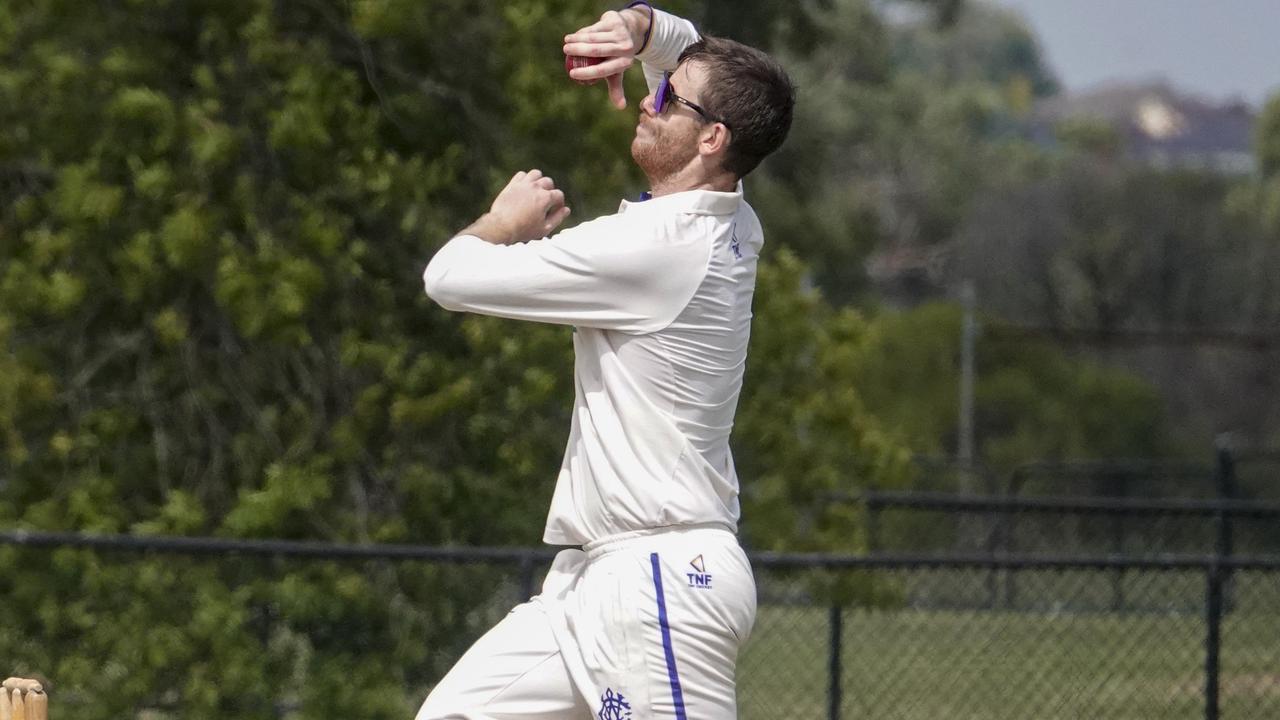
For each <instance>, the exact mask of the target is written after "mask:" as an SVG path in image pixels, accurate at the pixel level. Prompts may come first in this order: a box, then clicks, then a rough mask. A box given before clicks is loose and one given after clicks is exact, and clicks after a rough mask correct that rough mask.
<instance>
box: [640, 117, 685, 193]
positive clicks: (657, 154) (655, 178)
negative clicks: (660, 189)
mask: <svg viewBox="0 0 1280 720" xmlns="http://www.w3.org/2000/svg"><path fill="white" fill-rule="evenodd" d="M671 120H672V118H660V117H649V116H648V115H644V116H642V117H641V119H640V123H639V124H638V125H636V136H635V138H634V139H633V140H632V141H631V157H632V159H634V160H635V161H636V165H638V166H639V167H640V169H641V170H642V171H644V174H645V177H647V178H649V183H650V185H657V184H659V183H661V182H662V181H663V180H666V179H667V178H669V177H672V176H673V175H675V174H676V173H678V172H680V171H681V170H683V169H684V168H685V167H687V166H688V165H689V163H691V162H693V159H694V158H696V157H697V156H698V131H699V130H701V128H700V127H699V126H698V124H697V123H693V122H679V123H673V122H671ZM664 121H665V122H664Z"/></svg>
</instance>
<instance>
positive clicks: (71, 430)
mask: <svg viewBox="0 0 1280 720" xmlns="http://www.w3.org/2000/svg"><path fill="white" fill-rule="evenodd" d="M738 5H739V4H735V5H734V8H735V10H734V12H728V11H727V10H726V9H725V8H726V7H727V6H728V4H723V5H721V4H716V5H708V6H706V7H705V8H704V7H703V6H701V5H699V4H695V3H692V2H686V3H673V4H672V9H673V10H675V11H678V12H685V11H687V12H689V13H690V14H691V16H693V17H695V18H696V19H699V20H702V21H704V22H705V23H706V24H707V26H708V27H709V29H711V30H713V31H719V32H723V33H726V34H729V35H734V36H738V37H742V38H744V39H749V40H753V41H756V42H759V43H761V44H763V45H766V46H769V47H772V48H773V49H775V50H776V51H777V52H778V54H779V55H780V56H781V57H783V58H784V60H785V61H786V63H787V64H788V66H789V67H790V68H791V69H792V70H793V73H794V75H795V77H796V79H797V81H798V83H799V85H800V87H801V96H800V114H799V116H798V119H797V122H796V127H795V129H794V133H793V137H792V139H791V141H790V142H789V143H788V145H787V146H786V147H785V148H784V149H783V151H782V152H780V153H779V154H778V155H777V156H776V157H774V158H771V159H770V160H769V161H768V162H767V163H766V164H765V165H764V166H762V168H761V169H760V171H759V172H758V173H757V174H755V175H753V176H752V177H751V178H750V179H749V180H748V196H749V199H750V200H751V201H752V203H753V204H754V205H755V206H756V207H757V209H758V210H759V211H760V214H761V216H762V218H763V220H764V224H765V227H766V230H767V233H768V236H769V243H770V249H769V250H768V251H767V253H768V255H767V260H768V261H767V262H766V263H765V264H764V265H762V268H761V274H760V286H759V291H758V293H757V304H756V313H757V321H756V323H755V326H754V336H753V341H752V349H751V356H750V360H749V369H748V378H747V386H746V389H745V391H744V395H743V398H742V402H741V407H740V412H739V416H738V426H737V428H736V432H735V438H734V442H735V452H736V456H737V458H738V467H739V472H740V474H741V476H742V478H743V482H744V485H743V501H744V503H743V505H744V526H743V529H744V533H745V535H746V538H747V541H748V542H749V543H750V544H751V545H752V546H753V547H756V548H770V549H805V550H818V549H823V550H843V551H857V550H861V549H863V548H864V547H865V544H864V543H865V540H864V538H863V537H862V535H861V532H862V527H861V521H860V519H859V517H858V516H857V515H856V514H855V513H853V512H852V511H851V510H850V509H849V508H847V507H845V508H841V507H837V506H831V505H827V504H824V503H822V502H820V501H819V500H820V498H821V496H822V494H823V493H824V492H827V491H830V490H840V489H846V490H847V489H856V488H859V487H868V486H881V487H894V486H903V485H905V484H907V483H909V482H911V479H912V471H911V469H910V467H909V458H910V454H911V452H913V451H914V452H928V453H944V452H947V451H949V450H950V449H951V448H952V447H953V443H954V436H955V424H954V423H955V420H954V418H955V409H954V407H955V402H954V397H955V387H956V380H955V374H956V369H955V366H956V363H955V357H956V346H957V343H958V337H959V332H958V322H959V321H958V318H957V315H956V313H955V311H954V310H953V309H949V308H945V307H938V306H926V307H923V308H921V309H918V310H914V311H909V312H905V313H901V314H898V313H893V312H887V311H880V310H876V309H875V308H874V306H873V304H872V303H871V302H869V300H868V299H869V298H870V297H871V293H870V288H869V285H868V283H867V282H866V279H865V272H864V269H863V268H864V263H865V261H866V259H867V256H868V254H869V253H870V252H871V251H872V250H873V249H875V248H877V247H883V246H885V245H889V246H893V245H895V244H897V243H910V242H916V241H920V240H922V239H923V240H924V241H926V242H932V241H934V240H939V239H945V238H947V237H950V236H951V235H952V234H954V233H956V232H959V231H960V229H961V228H963V227H964V226H965V222H964V221H965V219H966V218H967V217H969V214H970V210H971V208H972V206H973V205H974V203H975V198H977V197H978V196H979V191H980V190H982V189H983V188H985V187H994V186H999V185H1000V183H1002V182H1005V181H1007V180H1008V179H1009V178H1017V177H1022V176H1023V173H1025V172H1027V168H1028V167H1031V166H1037V164H1038V163H1040V158H1039V156H1038V155H1037V154H1036V152H1035V151H1033V150H1032V149H1030V148H1029V147H1027V146H1026V145H1024V144H1023V143H1021V142H1019V141H1016V140H1006V139H1004V136H1003V135H1002V129H1003V128H1006V127H1007V126H1008V124H1009V123H1011V122H1012V121H1013V119H1015V118H1016V117H1018V115H1019V113H1022V112H1024V111H1025V109H1026V106H1027V103H1028V102H1029V101H1030V100H1029V98H1032V97H1034V96H1035V95H1036V94H1038V93H1044V92H1048V91H1050V90H1051V89H1052V87H1053V82H1052V76H1051V74H1050V73H1048V71H1047V70H1046V69H1045V68H1044V67H1043V66H1042V65H1041V63H1040V61H1039V58H1038V56H1037V54H1036V52H1035V48H1034V42H1033V41H1032V40H1031V39H1030V37H1029V36H1028V35H1027V33H1026V31H1025V30H1024V29H1022V28H1020V27H1019V26H1017V24H1016V23H1013V22H1012V21H1010V20H1009V19H1008V18H1007V17H1005V16H1001V15H998V14H993V13H994V11H991V10H982V11H981V12H980V13H979V14H977V15H973V16H971V15H968V14H966V13H965V11H964V10H963V9H962V8H961V4H960V3H957V2H953V1H951V0H940V1H938V2H930V3H922V4H921V6H922V7H924V8H925V9H926V10H927V12H928V13H930V15H929V16H928V17H929V19H928V20H927V21H925V22H923V23H920V24H914V25H895V24H892V23H888V22H886V21H885V20H884V19H883V18H881V17H880V16H879V15H878V14H877V13H876V12H875V11H874V10H873V6H872V3H869V2H864V1H863V0H839V1H833V2H818V3H796V4H788V3H767V2H749V3H741V4H740V5H741V6H742V7H741V8H740V11H739V8H738ZM601 9H602V6H601V5H600V4H598V3H596V2H594V1H593V0H572V1H569V2H558V3H544V2H539V1H537V0H511V1H510V2H503V3H497V4H482V3H474V2H463V1H462V0H433V1H432V2H418V1H417V0H386V1H381V2H354V3H350V4H342V3H331V2H326V1H325V0H284V1H282V0H245V1H244V2H235V3H223V2H211V1H208V0H187V1H180V0H126V1H125V2H116V3H83V2H77V1H73V0H30V1H29V2H22V3H7V4H2V5H0V526H2V527H5V528H12V527H24V528H33V529H46V530H74V531H92V532H112V533H115V532H119V533H132V534H166V535H221V536H227V537H284V538H305V539H320V540H337V541H351V542H404V543H410V542H411V543H429V544H474V545H528V544H533V543H535V542H536V541H537V539H538V537H539V536H540V531H541V525H542V521H543V513H544V511H545V507H546V503H547V500H548V499H549V497H550V491H551V482H552V479H553V478H554V475H555V471H556V468H557V467H558V464H559V459H560V457H559V456H560V452H561V451H562V449H563V445H564V439H565V436H566V434H567V427H568V409H569V400H570V395H569V390H570V381H571V377H570V368H571V349H570V345H569V336H568V332H567V331H566V330H564V329H562V328H554V327H539V326H531V325H521V324H516V323H511V322H507V321H502V320H495V319H491V318H481V317H468V316H459V315H453V314H449V313H446V312H444V311H442V310H441V309H440V308H438V307H435V306H434V305H433V304H432V303H430V302H429V301H428V300H427V299H426V298H425V297H424V295H423V293H422V292H421V283H420V280H419V273H420V272H421V270H422V267H423V265H424V264H425V262H426V261H427V259H428V258H429V257H430V255H431V253H432V252H433V250H434V249H435V248H436V247H438V246H439V245H440V244H441V243H442V242H444V241H445V240H446V239H447V238H448V237H449V236H450V235H451V233H452V232H453V231H454V230H455V229H456V228H458V227H461V226H463V225H464V224H465V223H466V222H468V221H469V220H470V219H472V218H473V217H474V216H475V215H477V214H478V213H480V212H481V211H482V210H483V209H484V208H485V207H486V206H487V204H488V202H489V196H490V195H491V193H492V192H493V191H494V190H495V189H496V188H497V187H499V186H500V185H501V184H502V183H503V182H505V180H506V178H507V177H508V176H509V174H510V173H511V172H512V171H514V170H515V169H518V168H525V167H532V166H537V167H539V168H541V169H543V170H544V171H546V172H547V173H548V174H550V175H552V176H553V177H555V178H557V180H558V181H559V183H560V184H561V185H562V186H563V187H564V188H565V189H566V192H567V195H568V198H569V203H570V205H571V206H573V208H574V215H573V216H572V217H573V218H574V219H585V218H589V217H592V216H594V215H596V214H599V213H601V212H608V211H610V210H611V208H612V207H614V206H616V202H617V199H618V198H619V197H622V196H627V195H633V194H635V193H636V192H638V191H639V190H641V189H643V186H642V178H640V176H639V175H638V173H637V172H636V171H635V170H634V168H632V166H631V163H630V160H629V158H628V157H627V154H626V151H625V148H626V145H627V142H628V140H629V138H630V133H631V131H632V126H633V123H634V115H633V114H632V111H628V112H623V113H618V112H615V111H613V110H612V109H611V108H610V107H609V105H608V103H607V102H606V100H605V97H604V92H603V89H602V88H598V87H597V88H583V87H580V86H578V85H576V84H574V83H570V82H567V81H566V80H565V78H564V77H563V71H562V69H561V65H560V62H561V58H560V38H561V37H562V35H563V34H564V33H565V32H567V31H569V30H572V29H575V28H576V27H578V26H580V25H583V24H585V23H587V22H590V21H591V20H593V19H594V18H595V17H596V16H597V15H598V14H599V12H600V11H601ZM992 18H995V19H994V20H992ZM628 82H629V92H628V96H629V98H630V99H631V102H632V108H634V107H635V103H636V101H638V99H639V98H640V97H641V95H642V94H643V90H642V82H641V81H640V79H639V77H638V74H636V73H633V74H632V77H631V78H629V80H628ZM1273 125H1274V124H1273ZM1263 147H1270V145H1266V144H1264V145H1263ZM1268 192H1270V193H1271V194H1267V193H1268ZM1275 197H1276V195H1275V194H1274V192H1273V191H1264V190H1262V189H1259V190H1258V191H1257V192H1256V193H1255V194H1253V195H1249V196H1248V197H1244V196H1241V197H1240V198H1239V202H1238V204H1239V205H1240V206H1241V207H1246V208H1247V207H1252V206H1251V205H1250V203H1252V202H1255V201H1256V202H1265V203H1271V204H1270V205H1268V207H1272V206H1274V204H1275ZM1262 198H1266V199H1265V200H1264V199H1262ZM1273 209H1274V208H1273ZM1242 212H1244V213H1245V214H1246V215H1249V211H1248V210H1243V211H1242ZM1249 216H1250V217H1252V216H1251V215H1249ZM1273 216H1274V213H1273ZM570 222H573V220H571V221H570ZM1276 226H1277V225H1276V224H1272V225H1271V226H1270V227H1271V228H1274V227H1276ZM1091 230H1092V228H1085V229H1084V231H1085V232H1089V231H1091ZM1258 232H1259V233H1263V232H1264V231H1263V230H1259V231H1258ZM1270 232H1272V233H1274V230H1272V231H1270ZM1270 237H1275V236H1274V234H1272V235H1271V236H1270ZM815 284H816V286H817V288H816V289H815V288H814V287H813V286H814V285H815ZM832 301H836V302H837V304H838V305H839V306H838V307H836V306H833V302H832ZM850 303H856V305H855V306H850V305H849V304H850ZM855 308H856V309H855ZM981 362H982V363H983V365H984V367H986V368H990V370H991V372H990V373H984V375H983V376H982V381H981V385H980V386H979V403H978V408H979V420H980V425H979V439H980V451H981V453H982V455H983V456H984V457H987V458H988V459H990V460H992V461H993V462H998V463H1000V464H1002V465H1010V464H1014V463H1017V462H1020V461H1025V460H1027V459H1031V458H1037V457H1041V456H1044V455H1057V456H1074V455H1104V454H1143V453H1150V452H1156V451H1158V450H1159V449H1160V448H1161V445H1160V442H1161V432H1160V422H1161V420H1160V413H1159V407H1158V402H1157V400H1156V399H1155V398H1154V397H1153V396H1152V394H1151V393H1150V391H1149V390H1147V389H1146V388H1144V387H1142V386H1141V385H1140V384H1138V383H1136V381H1134V380H1132V379H1131V378H1127V377H1124V376H1120V375H1119V374H1116V373H1111V372H1106V371H1102V370H1098V369H1096V368H1094V367H1092V366H1088V365H1085V364H1082V363H1078V362H1076V361H1073V360H1070V359H1068V358H1066V357H1064V356H1062V355H1061V354H1059V353H1056V352H1055V351H1053V350H1051V349H1049V348H1046V347H1032V348H1018V347H993V348H991V349H984V350H983V355H982V359H981ZM491 580H492V578H491V577H489V576H488V575H486V574H485V572H484V571H483V570H477V569H449V570H445V569H440V568H420V567H408V566H402V567H395V568H392V567H385V566H372V565H370V566H338V565H328V564H320V563H312V564H306V563H300V564H283V563H275V562H269V561H241V560H234V559H233V560H230V561H227V560H224V561H216V562H215V561H207V562H206V561H195V560H191V561H175V560H173V559H171V558H145V559H142V560H135V559H132V558H128V557H115V558H106V557H102V556H99V555H95V554H92V553H87V552H81V551H72V550H60V551H57V552H54V553H48V552H43V551H39V552H37V551H23V552H18V551H15V550H13V549H11V548H4V549H0V600H2V602H0V605H2V606H4V607H5V608H6V613H7V615H6V617H7V618H8V619H7V620H6V628H5V632H4V633H0V657H4V658H10V659H11V661H12V662H14V663H15V666H14V667H13V668H12V670H13V671H30V670H39V671H42V672H43V673H45V674H46V675H48V676H50V677H52V678H54V679H55V680H56V681H57V682H58V683H59V684H61V685H62V686H63V687H66V688H71V689H73V690H74V693H73V695H74V694H79V697H81V698H90V699H92V702H88V701H83V700H82V702H81V703H80V704H79V705H77V706H76V707H77V711H76V717H79V718H84V719H85V720H97V719H99V718H101V719H102V720H107V719H111V720H116V719H117V718H120V717H130V716H133V717H140V716H143V715H144V713H151V714H149V715H146V716H147V717H152V718H157V717H182V718H212V717H226V716H234V717H242V718H268V717H278V716H279V715H278V714H277V712H276V709H275V705H277V704H279V705H282V706H284V707H286V708H293V709H294V710H295V711H296V712H295V713H294V714H291V715H290V716H291V717H307V718H311V717H315V718H319V717H328V716H330V715H350V716H360V717H369V718H392V717H405V716H406V714H407V713H408V712H410V708H411V707H412V706H413V705H414V704H415V703H416V702H418V701H420V699H421V697H422V695H423V693H424V692H425V689H426V688H427V687H428V686H429V685H430V683H431V682H433V681H434V680H435V679H436V678H437V677H438V676H439V673H440V672H441V671H442V669H443V667H445V666H446V665H447V663H448V662H450V661H451V660H452V658H453V657H455V656H456V653H457V651H458V649H459V643H460V642H462V641H463V640H464V639H465V638H467V637H469V636H470V635H471V634H472V633H473V632H474V631H475V629H476V628H477V627H479V626H482V625H483V622H484V619H485V617H487V616H485V615H484V613H483V612H481V610H479V609H477V608H484V607H485V606H486V603H489V602H491V600H492V598H491V597H490V595H491V590H489V589H488V588H491V582H490V581H491Z"/></svg>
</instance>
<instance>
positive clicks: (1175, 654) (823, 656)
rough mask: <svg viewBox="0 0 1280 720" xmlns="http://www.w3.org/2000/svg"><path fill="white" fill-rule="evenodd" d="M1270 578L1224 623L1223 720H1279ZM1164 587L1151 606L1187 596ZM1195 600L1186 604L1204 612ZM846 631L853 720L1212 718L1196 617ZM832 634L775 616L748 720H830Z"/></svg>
mask: <svg viewBox="0 0 1280 720" xmlns="http://www.w3.org/2000/svg"><path fill="white" fill-rule="evenodd" d="M1259 579H1260V580H1262V582H1260V583H1257V584H1256V587H1255V586H1254V585H1252V584H1250V582H1249V580H1250V578H1247V577H1241V578H1239V581H1240V582H1239V583H1238V586H1237V598H1238V599H1237V602H1236V605H1235V608H1236V609H1235V610H1234V611H1233V612H1232V613H1230V614H1229V615H1228V616H1227V617H1226V619H1225V620H1224V622H1223V626H1222V648H1221V684H1220V698H1221V705H1220V707H1221V716H1222V717H1224V718H1251V717H1256V718H1263V717H1277V716H1280V642H1278V640H1280V632H1278V631H1280V602H1276V601H1275V598H1276V588H1275V587H1273V586H1274V584H1275V583H1274V581H1273V580H1272V579H1270V578H1259ZM1165 585H1166V584H1165V583H1163V582H1153V581H1152V580H1151V579H1150V578H1147V579H1146V582H1145V584H1144V587H1146V589H1147V590H1148V591H1149V593H1147V594H1144V597H1146V596H1147V595H1154V596H1157V597H1164V596H1171V595H1172V594H1173V588H1180V587H1181V583H1180V582H1178V583H1174V584H1173V585H1171V586H1170V587H1166V586H1165ZM1187 590H1190V588H1187ZM1201 592H1202V590H1201ZM1185 593H1186V590H1183V591H1181V592H1179V593H1178V594H1179V595H1181V596H1182V597H1181V598H1180V603H1179V604H1181V605H1182V606H1184V607H1185V606H1187V605H1193V604H1194V601H1196V600H1201V601H1202V598H1200V597H1196V596H1195V595H1194V594H1193V595H1192V596H1190V597H1188V596H1187V595H1186V594H1185ZM1085 594H1086V595H1088V594H1089V593H1087V592H1086V593H1085ZM1100 594H1101V593H1100ZM843 625H844V628H843V634H842V638H843V643H842V645H843V652H842V658H841V661H842V666H843V673H842V694H843V702H842V704H841V717H842V718H845V719H858V720H861V719H863V718H875V719H877V720H935V719H938V718H946V719H947V720H1014V719H1017V720H1056V719H1059V718H1061V719H1062V720H1068V719H1069V720H1079V719H1081V718H1088V719H1093V718H1111V719H1115V720H1129V719H1133V720H1138V719H1140V718H1141V719H1144V720H1145V719H1147V718H1161V719H1164V718H1172V719H1177V718H1186V719H1187V720H1193V719H1197V720H1198V719H1200V718H1203V717H1204V716H1205V715H1204V706H1205V700H1204V684H1205V672H1204V662H1205V649H1204V646H1205V636H1206V626H1205V623H1204V619H1203V617H1202V616H1201V615H1200V614H1198V613H1196V612H1186V611H1185V610H1171V611H1165V612H1155V611H1151V610H1144V611H1139V612H1133V611H1131V612H1111V611H1096V610H1079V609H1072V610H1063V609H1057V610H1054V609H1052V608H1040V609H1023V610H910V609H896V610H876V609H854V608H850V609H848V610H846V611H845V613H844V615H843ZM829 632H830V627H829V625H828V611H827V610H826V609H824V608H814V607H796V606H785V605H768V604H765V605H762V606H761V608H760V610H759V613H758V615H757V620H756V626H755V630H754V631H753V633H752V637H751V640H750V642H749V643H748V645H747V647H746V648H745V650H744V653H743V656H742V658H741V659H740V662H739V681H738V696H739V702H740V717H742V718H744V719H747V720H757V719H758V720H763V719H764V718H773V719H777V718H825V717H827V716H828V708H827V703H828V691H827V686H828V682H829V681H828V672H829V671H828V657H829V649H828V648H829V646H828V636H829Z"/></svg>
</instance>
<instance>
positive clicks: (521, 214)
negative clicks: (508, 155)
mask: <svg viewBox="0 0 1280 720" xmlns="http://www.w3.org/2000/svg"><path fill="white" fill-rule="evenodd" d="M568 216H569V206H568V205H565V204H564V192H563V191H561V190H559V189H558V188H556V184H555V181H553V180H552V179H551V178H549V177H547V176H546V175H543V174H542V171H541V170H536V169H535V170H529V171H528V172H524V171H521V172H518V173H516V174H515V175H514V176H512V178H511V181H510V182H508V183H507V186H506V187H504V188H502V192H499V193H498V197H496V198H494V200H493V205H492V206H491V207H490V208H489V212H488V214H487V215H486V216H485V217H483V218H481V219H480V221H478V222H477V223H476V226H480V227H483V228H484V229H485V230H486V231H487V232H485V233H484V234H482V235H481V234H480V233H478V232H477V233H474V234H477V235H480V236H481V237H482V238H484V239H485V240H488V241H489V242H496V243H499V244H504V245H509V244H511V243H518V242H526V241H528V240H537V239H538V238H542V237H546V236H547V235H550V234H551V231H552V230H555V229H556V228H557V227H559V225H560V223H562V222H564V219H565V218H566V217H568ZM473 227H475V226H473ZM490 236H493V237H490Z"/></svg>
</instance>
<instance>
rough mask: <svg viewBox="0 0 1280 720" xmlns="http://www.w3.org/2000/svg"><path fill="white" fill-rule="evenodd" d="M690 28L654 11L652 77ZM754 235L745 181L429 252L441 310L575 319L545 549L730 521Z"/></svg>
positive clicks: (759, 237)
mask: <svg viewBox="0 0 1280 720" xmlns="http://www.w3.org/2000/svg"><path fill="white" fill-rule="evenodd" d="M692 28H693V26H692V25H689V24H688V23H687V21H683V20H678V19H677V18H674V16H669V15H666V14H665V13H661V11H659V12H658V13H657V14H656V19H655V26H654V39H653V41H652V42H651V47H650V48H649V50H648V51H646V53H645V55H644V56H642V59H643V60H645V62H646V64H648V65H650V67H646V75H647V76H648V77H650V78H651V79H652V78H653V77H654V73H653V70H655V69H656V70H658V71H661V70H669V69H674V66H675V60H676V58H677V57H678V56H679V50H680V49H683V48H684V47H685V46H686V45H688V44H689V43H691V42H693V39H696V34H693V32H694V31H693V29H692ZM677 45H678V46H679V49H674V50H673V48H675V46H677ZM655 65H656V67H654V66H655ZM763 242H764V238H763V234H762V232H761V228H760V223H759V221H758V220H757V218H756V215H755V212H754V211H752V209H751V207H750V206H749V205H748V204H747V203H746V202H745V201H744V200H743V199H742V186H741V184H739V185H738V188H737V191H735V192H712V191H704V190H694V191H688V192H682V193H676V194H672V195H666V196H662V197H658V198H653V199H650V200H646V201H643V202H634V203H633V202H626V201H623V202H622V204H621V207H620V208H619V210H618V212H617V213H616V214H614V215H608V216H605V217H601V218H598V219H596V220H592V221H590V222H586V223H582V224H581V225H578V226H576V227H573V228H570V229H567V230H564V231H562V232H560V233H557V234H556V235H553V236H551V237H549V238H543V239H541V240H535V241H532V242H526V243H519V244H514V245H494V244H490V243H488V242H485V241H484V240H481V239H480V238H478V237H474V236H469V235H461V236H458V237H455V238H453V239H452V240H450V241H449V242H448V243H446V244H445V246H444V247H443V248H441V249H440V251H439V252H438V253H436V255H435V257H433V258H432V259H431V263H430V264H429V265H428V266H427V269H426V272H425V273H424V274H423V279H424V282H425V284H426V291H427V294H428V295H429V296H431V298H432V299H434V300H435V301H436V302H438V303H439V304H440V305H441V306H443V307H445V308H447V309H449V310H461V311H469V312H475V313H481V314H485V315H495V316H498V317H505V318H514V319H519V320H533V321H538V322H548V323H559V324H564V325H572V326H574V328H575V331H574V334H573V349H574V356H575V361H574V388H575V392H574V406H573V422H572V424H571V426H570V430H569V442H568V446H567V447H566V448H565V455H564V462H563V464H562V465H561V468H560V474H559V477H558V479H557V481H556V487H555V493H554V495H553V497H552V501H551V510H550V513H549V515H548V517H547V526H546V532H545V533H544V535H543V540H544V541H545V542H547V543H550V544H553V545H582V544H585V543H588V542H591V541H593V540H598V539H600V538H604V537H608V536H610V535H616V534H618V533H624V532H629V531H634V530H646V529H653V528H660V527H665V526H672V525H690V524H704V523H715V524H719V525H722V526H724V527H726V528H728V529H730V530H736V528H737V521H738V477H737V473H736V472H735V471H734V466H733V456H732V454H731V453H730V451H729V433H730V431H731V430H732V429H733V418H734V412H735V410H736V408H737V403H738V393H739V390H740V389H741V387H742V376H743V372H744V370H745V364H746V356H747V341H748V338H749V336H750V329H751V299H752V294H753V292H754V290H755V280H756V263H757V259H758V257H759V252H760V248H761V245H762V244H763Z"/></svg>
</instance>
